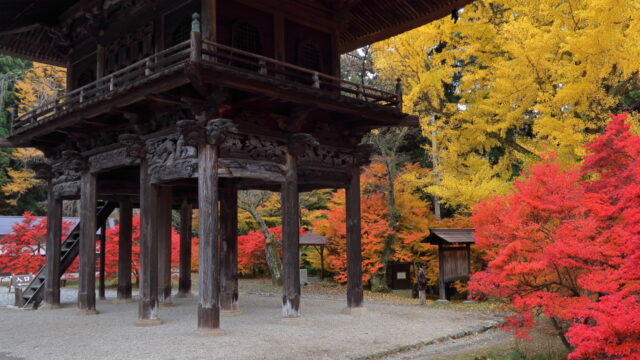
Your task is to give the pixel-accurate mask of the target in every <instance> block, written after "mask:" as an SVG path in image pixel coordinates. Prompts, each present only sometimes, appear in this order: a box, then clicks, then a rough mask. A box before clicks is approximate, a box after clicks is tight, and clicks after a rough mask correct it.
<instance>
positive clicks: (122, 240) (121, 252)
mask: <svg viewBox="0 0 640 360" xmlns="http://www.w3.org/2000/svg"><path fill="white" fill-rule="evenodd" d="M132 221H133V209H132V206H131V200H129V199H124V200H122V201H120V233H119V234H118V235H119V239H118V241H119V244H118V300H125V301H126V300H129V299H131V233H132Z"/></svg>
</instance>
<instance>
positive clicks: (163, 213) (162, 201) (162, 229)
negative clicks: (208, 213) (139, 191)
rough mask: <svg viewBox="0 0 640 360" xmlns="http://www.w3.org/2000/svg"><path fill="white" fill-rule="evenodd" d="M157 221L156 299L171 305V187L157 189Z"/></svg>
mask: <svg viewBox="0 0 640 360" xmlns="http://www.w3.org/2000/svg"><path fill="white" fill-rule="evenodd" d="M159 192H160V193H159V198H158V215H157V216H158V220H157V221H158V223H157V227H156V229H155V230H156V234H157V235H156V239H157V241H158V301H159V302H160V303H161V304H163V305H172V304H173V302H172V301H171V204H172V199H171V188H170V187H167V186H163V187H161V188H160V189H159Z"/></svg>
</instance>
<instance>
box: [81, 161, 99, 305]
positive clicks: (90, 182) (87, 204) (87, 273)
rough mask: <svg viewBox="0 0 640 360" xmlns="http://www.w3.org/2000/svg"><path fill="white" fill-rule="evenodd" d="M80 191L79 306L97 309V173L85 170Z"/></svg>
mask: <svg viewBox="0 0 640 360" xmlns="http://www.w3.org/2000/svg"><path fill="white" fill-rule="evenodd" d="M80 181H81V193H80V274H79V286H78V308H79V309H80V310H81V311H95V309H96V283H95V281H96V280H95V276H96V275H95V274H96V175H95V174H93V173H90V172H89V171H84V172H83V173H82V178H81V180H80Z"/></svg>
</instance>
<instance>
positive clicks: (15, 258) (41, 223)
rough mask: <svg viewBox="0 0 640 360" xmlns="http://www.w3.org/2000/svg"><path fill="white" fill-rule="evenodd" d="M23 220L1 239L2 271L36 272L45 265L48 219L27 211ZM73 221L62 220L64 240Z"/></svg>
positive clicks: (13, 272)
mask: <svg viewBox="0 0 640 360" xmlns="http://www.w3.org/2000/svg"><path fill="white" fill-rule="evenodd" d="M22 216H23V219H22V221H20V222H18V223H16V224H14V225H13V226H12V227H11V233H10V234H7V235H5V236H4V237H2V238H1V239H0V272H5V273H12V274H35V273H37V272H38V270H40V268H41V267H42V265H44V262H45V257H44V255H41V254H42V253H44V249H45V243H46V238H47V219H46V218H42V219H41V220H39V219H38V217H36V216H33V215H32V214H31V213H30V212H25V213H24V214H23V215H22ZM71 226H72V223H71V222H69V221H63V222H62V237H61V239H60V241H63V240H64V239H65V238H66V236H67V234H68V233H69V230H70V229H71Z"/></svg>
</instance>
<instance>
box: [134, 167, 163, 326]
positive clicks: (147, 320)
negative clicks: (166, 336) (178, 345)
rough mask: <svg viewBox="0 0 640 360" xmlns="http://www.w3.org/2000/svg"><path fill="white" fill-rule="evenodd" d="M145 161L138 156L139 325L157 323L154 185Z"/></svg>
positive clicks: (155, 196) (156, 242)
mask: <svg viewBox="0 0 640 360" xmlns="http://www.w3.org/2000/svg"><path fill="white" fill-rule="evenodd" d="M148 169H149V168H148V163H147V160H146V158H145V157H142V159H141V160H140V240H139V241H140V300H139V302H138V321H137V322H136V325H138V326H150V325H160V324H162V320H160V319H159V318H158V241H157V239H156V238H155V234H156V232H155V229H156V227H157V225H158V224H157V214H158V211H157V206H158V193H159V189H158V187H157V186H155V185H152V184H151V182H150V179H149V172H148Z"/></svg>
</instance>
